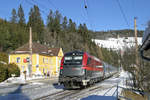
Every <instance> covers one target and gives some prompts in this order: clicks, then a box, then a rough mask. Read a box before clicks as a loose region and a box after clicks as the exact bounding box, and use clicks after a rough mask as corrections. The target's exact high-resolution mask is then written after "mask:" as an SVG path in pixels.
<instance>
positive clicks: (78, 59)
mask: <svg viewBox="0 0 150 100" xmlns="http://www.w3.org/2000/svg"><path fill="white" fill-rule="evenodd" d="M82 59H83V56H65V57H64V65H82Z"/></svg>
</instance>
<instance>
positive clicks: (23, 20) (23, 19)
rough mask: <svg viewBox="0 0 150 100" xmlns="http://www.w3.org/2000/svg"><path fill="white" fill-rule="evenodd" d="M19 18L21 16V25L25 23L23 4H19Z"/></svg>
mask: <svg viewBox="0 0 150 100" xmlns="http://www.w3.org/2000/svg"><path fill="white" fill-rule="evenodd" d="M18 18H19V21H18V22H19V24H20V25H23V24H25V18H24V11H23V8H22V6H21V5H20V6H19V9H18Z"/></svg>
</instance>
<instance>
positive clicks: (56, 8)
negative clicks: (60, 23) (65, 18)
mask: <svg viewBox="0 0 150 100" xmlns="http://www.w3.org/2000/svg"><path fill="white" fill-rule="evenodd" d="M47 1H48V3H49V4H50V5H52V6H53V7H54V9H55V10H58V11H59V12H60V13H61V14H63V12H62V11H61V10H60V9H59V8H58V7H56V6H55V5H54V3H53V2H52V1H51V0H47Z"/></svg>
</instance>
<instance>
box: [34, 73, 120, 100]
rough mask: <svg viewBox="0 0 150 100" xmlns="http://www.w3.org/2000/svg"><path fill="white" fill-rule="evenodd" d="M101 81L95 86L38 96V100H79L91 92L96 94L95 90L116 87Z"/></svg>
mask: <svg viewBox="0 0 150 100" xmlns="http://www.w3.org/2000/svg"><path fill="white" fill-rule="evenodd" d="M114 77H118V74H116V75H114ZM101 82H103V81H101ZM101 82H100V83H97V84H95V85H94V86H91V87H88V88H85V89H82V90H62V91H59V92H56V93H52V94H49V95H47V96H44V97H41V98H38V99H36V100H77V99H79V98H84V97H86V96H88V95H90V94H94V93H95V92H98V91H102V90H107V89H110V88H113V87H116V85H113V86H110V85H108V86H104V85H101Z"/></svg>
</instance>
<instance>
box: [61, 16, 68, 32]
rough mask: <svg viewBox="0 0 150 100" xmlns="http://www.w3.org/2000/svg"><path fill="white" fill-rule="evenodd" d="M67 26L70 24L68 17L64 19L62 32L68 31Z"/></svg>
mask: <svg viewBox="0 0 150 100" xmlns="http://www.w3.org/2000/svg"><path fill="white" fill-rule="evenodd" d="M67 24H68V21H67V17H66V16H65V17H64V18H63V22H62V30H63V31H67Z"/></svg>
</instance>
